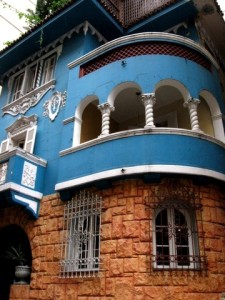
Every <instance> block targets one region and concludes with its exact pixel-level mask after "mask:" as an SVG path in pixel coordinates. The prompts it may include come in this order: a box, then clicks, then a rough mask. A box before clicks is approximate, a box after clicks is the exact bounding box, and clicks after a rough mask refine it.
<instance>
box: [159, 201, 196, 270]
mask: <svg viewBox="0 0 225 300" xmlns="http://www.w3.org/2000/svg"><path fill="white" fill-rule="evenodd" d="M153 247H154V248H153V258H154V259H153V266H154V268H169V269H179V268H191V269H199V268H200V266H201V260H200V257H199V249H198V235H197V231H196V226H195V218H194V214H193V212H192V211H191V210H189V209H186V208H177V207H176V205H174V204H171V205H168V206H167V208H162V209H160V210H159V211H158V212H156V215H155V218H154V222H153Z"/></svg>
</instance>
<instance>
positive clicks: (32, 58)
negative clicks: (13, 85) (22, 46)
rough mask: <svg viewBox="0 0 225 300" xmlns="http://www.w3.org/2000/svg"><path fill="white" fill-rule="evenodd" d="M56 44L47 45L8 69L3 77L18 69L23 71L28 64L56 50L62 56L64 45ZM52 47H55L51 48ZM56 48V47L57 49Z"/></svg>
mask: <svg viewBox="0 0 225 300" xmlns="http://www.w3.org/2000/svg"><path fill="white" fill-rule="evenodd" d="M56 46H57V45H56V44H53V43H51V44H50V45H48V46H47V47H45V48H43V49H42V50H40V51H38V52H36V53H34V54H33V55H32V56H30V57H28V58H27V59H25V60H24V61H22V62H21V63H20V64H18V65H16V66H15V67H13V68H11V69H10V70H9V71H7V72H6V73H5V74H4V75H3V76H2V77H3V78H4V77H10V76H12V74H15V73H16V72H18V71H21V70H22V69H23V68H25V67H26V66H27V65H29V64H31V63H33V62H34V61H35V60H37V61H39V60H40V59H43V58H45V57H46V56H48V55H51V54H52V53H54V52H57V57H59V56H60V54H61V52H62V45H59V46H58V47H56ZM51 48H53V49H52V50H51ZM55 48H56V49H55Z"/></svg>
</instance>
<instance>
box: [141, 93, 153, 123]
mask: <svg viewBox="0 0 225 300" xmlns="http://www.w3.org/2000/svg"><path fill="white" fill-rule="evenodd" d="M141 101H142V103H143V104H144V106H145V128H154V127H155V124H154V115H153V106H154V104H155V102H156V98H155V94H154V93H149V94H142V95H141Z"/></svg>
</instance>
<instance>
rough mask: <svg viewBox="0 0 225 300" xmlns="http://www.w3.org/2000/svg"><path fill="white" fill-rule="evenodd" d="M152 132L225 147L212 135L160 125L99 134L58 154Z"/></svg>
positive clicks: (65, 153) (151, 133) (61, 154)
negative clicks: (204, 141) (186, 137)
mask: <svg viewBox="0 0 225 300" xmlns="http://www.w3.org/2000/svg"><path fill="white" fill-rule="evenodd" d="M153 134H168V135H169V134H171V135H184V136H190V137H193V138H198V139H202V140H206V141H209V142H212V143H214V144H217V145H219V146H220V147H222V148H224V149H225V144H224V143H223V142H222V141H220V140H218V139H215V138H214V137H212V136H209V135H207V134H205V133H203V132H197V131H193V130H187V129H182V128H165V127H164V128H160V127H158V128H157V127H155V128H148V129H143V128H141V129H134V130H126V131H119V132H115V133H110V134H108V135H105V136H99V137H98V138H96V139H93V140H90V141H87V142H84V143H82V144H79V145H76V146H73V147H71V148H68V149H65V150H62V151H60V152H59V154H60V156H64V155H68V154H71V153H74V152H76V151H79V150H82V149H86V148H89V147H91V146H95V145H99V144H102V143H105V142H107V141H112V140H117V139H122V138H127V137H131V136H136V135H153Z"/></svg>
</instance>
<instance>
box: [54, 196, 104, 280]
mask: <svg viewBox="0 0 225 300" xmlns="http://www.w3.org/2000/svg"><path fill="white" fill-rule="evenodd" d="M100 217H101V198H100V197H99V196H98V195H93V194H89V193H87V192H85V191H82V192H80V194H79V195H76V196H75V197H74V198H73V199H72V200H71V201H69V202H68V203H67V204H66V205H65V209H64V222H65V224H64V239H63V244H62V260H61V269H60V276H61V277H66V276H69V277H73V276H74V277H79V276H84V275H85V276H86V275H88V276H94V275H95V273H96V272H97V271H98V270H99V265H100V255H99V254H100Z"/></svg>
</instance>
